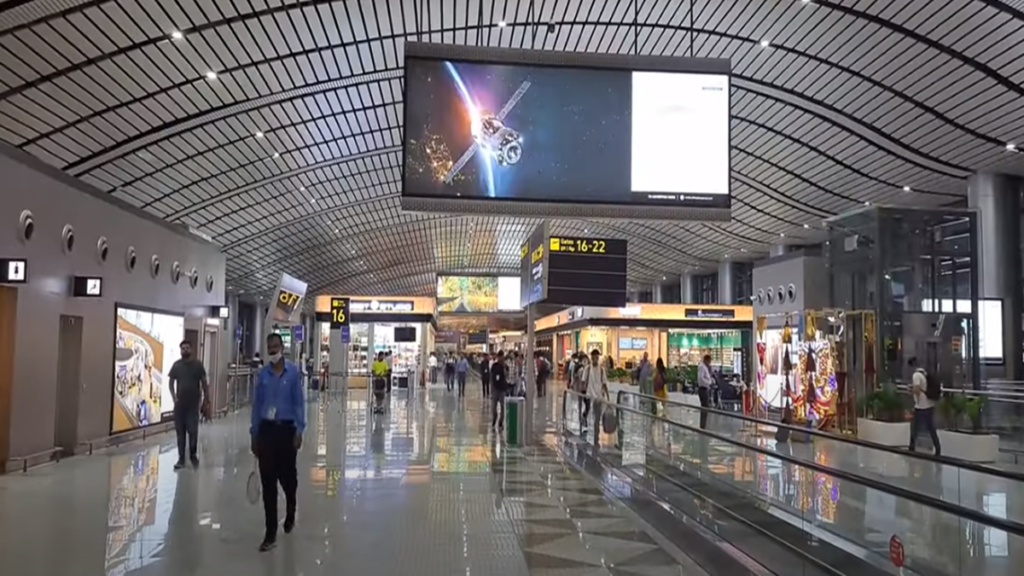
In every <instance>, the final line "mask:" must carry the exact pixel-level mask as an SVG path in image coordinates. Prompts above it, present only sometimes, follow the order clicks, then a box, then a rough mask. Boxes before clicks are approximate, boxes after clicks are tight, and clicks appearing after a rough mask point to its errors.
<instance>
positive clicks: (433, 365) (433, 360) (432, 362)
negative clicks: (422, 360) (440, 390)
mask: <svg viewBox="0 0 1024 576" xmlns="http://www.w3.org/2000/svg"><path fill="white" fill-rule="evenodd" d="M427 366H428V367H429V368H430V383H431V384H437V355H436V354H434V353H433V352H431V353H430V359H429V360H427Z"/></svg>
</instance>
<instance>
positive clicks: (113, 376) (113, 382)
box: [107, 302, 198, 436]
mask: <svg viewBox="0 0 1024 576" xmlns="http://www.w3.org/2000/svg"><path fill="white" fill-rule="evenodd" d="M119 309H125V310H133V311H136V312H146V313H149V314H162V315H164V316H174V317H177V318H181V339H180V340H179V341H178V342H175V343H174V344H178V345H180V344H181V342H184V341H185V335H186V330H185V313H184V312H171V311H169V310H162V309H160V308H152V307H150V306H140V305H138V304H126V303H124V302H114V341H113V344H114V349H113V352H112V353H111V355H110V367H111V371H110V421H109V422H108V423H107V430H109V431H110V435H111V436H114V435H117V434H126V433H128V432H134V431H136V430H142V429H143V428H151V427H153V426H158V425H160V424H168V423H170V422H173V418H168V419H166V420H164V414H171V415H173V413H174V407H173V406H172V407H171V410H168V411H163V406H161V407H160V408H161V412H160V420H159V421H157V422H151V423H149V424H147V425H145V426H135V427H133V428H125V429H124V430H118V431H117V432H114V408H115V403H116V402H117V398H116V396H117V390H116V387H117V373H116V372H115V367H116V366H117V319H118V318H119V315H118V313H117V311H118V310H119ZM172 345H173V344H172ZM197 352H198V351H197V350H193V354H195V353H197ZM170 370H171V367H170V366H168V367H167V371H168V372H170ZM164 385H165V386H170V382H169V381H168V382H165V383H164ZM161 391H162V390H161Z"/></svg>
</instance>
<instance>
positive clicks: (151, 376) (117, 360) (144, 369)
mask: <svg viewBox="0 0 1024 576" xmlns="http://www.w3.org/2000/svg"><path fill="white" fill-rule="evenodd" d="M184 337H185V319H184V318H183V317H182V316H179V315H173V314H162V313H159V312H150V311H147V310H137V309H134V308H126V307H121V306H118V307H117V329H116V335H115V344H114V398H113V404H114V405H113V409H112V414H111V422H110V432H111V433H112V434H116V433H118V432H124V431H125V430H132V429H134V428H142V427H145V426H149V425H151V424H158V423H160V422H161V421H162V420H163V419H164V417H167V416H169V415H170V414H171V413H172V412H173V411H174V400H173V399H172V397H171V390H170V380H169V377H168V373H169V372H170V370H171V366H172V365H173V364H174V362H175V360H177V359H178V358H179V357H180V356H181V353H180V350H179V347H178V345H179V344H181V341H182V339H183V338H184Z"/></svg>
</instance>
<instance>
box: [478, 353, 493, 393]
mask: <svg viewBox="0 0 1024 576" xmlns="http://www.w3.org/2000/svg"><path fill="white" fill-rule="evenodd" d="M480 382H481V383H482V384H483V389H484V398H487V396H489V395H490V392H491V355H490V354H487V353H484V355H483V357H482V358H481V359H480Z"/></svg>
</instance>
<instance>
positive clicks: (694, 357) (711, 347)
mask: <svg viewBox="0 0 1024 576" xmlns="http://www.w3.org/2000/svg"><path fill="white" fill-rule="evenodd" d="M705 354H710V355H711V368H712V369H713V370H721V372H722V373H723V374H732V373H738V374H741V373H742V372H743V337H742V334H741V332H740V331H739V330H669V334H668V359H667V363H668V365H669V366H672V367H682V366H696V365H697V364H699V363H700V362H701V359H702V358H703V357H704V355H705Z"/></svg>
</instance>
